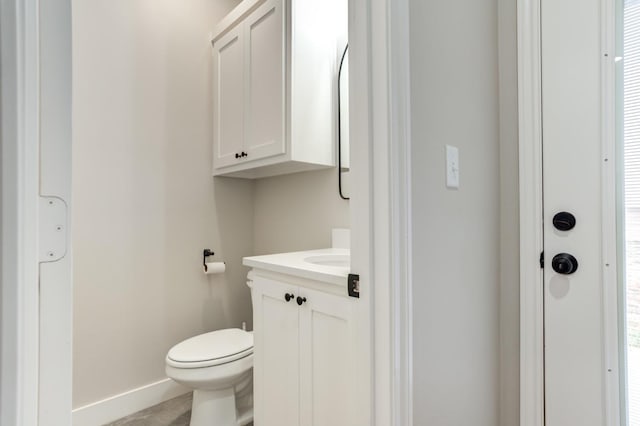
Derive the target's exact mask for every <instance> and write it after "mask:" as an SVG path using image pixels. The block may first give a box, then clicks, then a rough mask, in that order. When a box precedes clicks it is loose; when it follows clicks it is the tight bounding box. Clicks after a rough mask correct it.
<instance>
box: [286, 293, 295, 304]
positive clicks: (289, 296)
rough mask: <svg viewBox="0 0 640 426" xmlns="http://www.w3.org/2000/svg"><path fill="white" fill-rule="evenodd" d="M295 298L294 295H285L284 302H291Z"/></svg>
mask: <svg viewBox="0 0 640 426" xmlns="http://www.w3.org/2000/svg"><path fill="white" fill-rule="evenodd" d="M294 297H295V296H294V295H293V294H289V293H286V294H285V295H284V300H286V301H287V302H288V301H290V300H291V299H293V298H294Z"/></svg>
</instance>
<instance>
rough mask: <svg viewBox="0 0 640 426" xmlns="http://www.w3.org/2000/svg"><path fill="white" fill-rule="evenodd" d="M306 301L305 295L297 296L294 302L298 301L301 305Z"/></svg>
mask: <svg viewBox="0 0 640 426" xmlns="http://www.w3.org/2000/svg"><path fill="white" fill-rule="evenodd" d="M306 301H307V298H306V297H300V296H298V298H297V299H296V302H298V306H302V304H303V303H304V302H306Z"/></svg>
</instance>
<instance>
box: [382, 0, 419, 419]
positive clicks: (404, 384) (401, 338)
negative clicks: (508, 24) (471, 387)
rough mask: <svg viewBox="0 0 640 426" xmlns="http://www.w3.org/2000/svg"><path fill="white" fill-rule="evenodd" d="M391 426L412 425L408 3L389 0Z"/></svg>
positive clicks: (406, 0)
mask: <svg viewBox="0 0 640 426" xmlns="http://www.w3.org/2000/svg"><path fill="white" fill-rule="evenodd" d="M388 38H389V40H388V43H389V53H388V56H387V62H388V68H389V105H388V108H389V121H390V126H389V127H390V135H389V140H388V144H389V152H390V155H389V169H390V174H389V180H390V192H391V200H390V201H391V205H390V209H391V218H390V228H391V247H392V249H391V259H390V260H391V283H392V284H391V318H390V320H391V342H392V344H393V349H392V353H391V361H392V368H393V370H392V371H393V381H392V383H391V386H392V395H391V397H392V400H391V415H392V417H391V420H392V423H391V424H392V425H396V426H403V425H412V424H413V299H412V285H413V279H412V272H413V269H412V261H411V259H412V247H413V239H412V235H413V234H412V217H411V74H410V65H411V63H410V37H409V2H408V0H395V1H391V2H390V3H389V33H388Z"/></svg>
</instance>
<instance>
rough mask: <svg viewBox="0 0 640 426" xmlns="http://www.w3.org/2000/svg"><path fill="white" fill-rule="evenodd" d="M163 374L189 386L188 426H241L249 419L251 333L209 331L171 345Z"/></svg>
mask: <svg viewBox="0 0 640 426" xmlns="http://www.w3.org/2000/svg"><path fill="white" fill-rule="evenodd" d="M166 373H167V376H168V377H170V378H172V379H173V380H175V381H176V382H178V383H180V384H182V385H184V386H187V387H190V388H192V389H193V405H192V409H191V426H243V425H246V424H248V423H250V422H252V421H253V333H251V332H247V331H244V330H241V329H239V328H230V329H226V330H218V331H212V332H210V333H205V334H201V335H199V336H195V337H192V338H190V339H187V340H185V341H183V342H181V343H178V344H177V345H175V346H174V347H173V348H171V350H169V353H168V354H167V359H166Z"/></svg>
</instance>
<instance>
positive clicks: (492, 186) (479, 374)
mask: <svg viewBox="0 0 640 426" xmlns="http://www.w3.org/2000/svg"><path fill="white" fill-rule="evenodd" d="M410 13H411V22H410V28H411V29H410V31H411V33H410V35H411V46H410V49H411V75H412V77H411V78H412V81H411V84H412V133H413V134H412V138H413V152H412V161H413V163H412V167H413V177H412V180H413V195H412V202H413V217H414V218H415V222H414V234H413V241H414V246H413V250H414V253H413V255H414V259H413V265H414V266H413V278H414V286H413V300H414V306H413V312H414V314H413V321H414V324H413V327H414V341H413V344H414V354H413V358H414V364H413V367H414V398H413V400H414V423H415V424H416V425H417V424H420V425H423V424H424V425H426V424H433V425H448V426H462V425H475V426H495V425H497V424H499V395H500V386H499V379H500V371H499V361H500V348H499V338H500V326H499V314H500V312H499V309H500V303H499V302H500V293H499V291H500V257H499V255H500V244H499V243H500V151H499V136H500V134H499V107H498V96H499V90H498V19H497V18H498V10H497V0H461V1H455V2H431V1H429V2H425V1H422V0H411V2H410ZM447 144H449V145H454V146H457V147H458V148H459V149H460V188H459V189H447V188H446V187H445V145H447Z"/></svg>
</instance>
